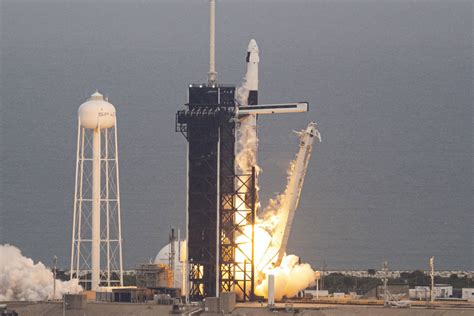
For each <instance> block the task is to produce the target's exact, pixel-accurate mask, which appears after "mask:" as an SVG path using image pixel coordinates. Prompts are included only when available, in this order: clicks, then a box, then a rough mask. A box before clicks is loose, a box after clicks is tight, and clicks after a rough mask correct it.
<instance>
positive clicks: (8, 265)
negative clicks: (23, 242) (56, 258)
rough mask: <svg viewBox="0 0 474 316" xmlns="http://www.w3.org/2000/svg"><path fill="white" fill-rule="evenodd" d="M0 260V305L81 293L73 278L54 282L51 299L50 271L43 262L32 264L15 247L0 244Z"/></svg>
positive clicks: (51, 281)
mask: <svg viewBox="0 0 474 316" xmlns="http://www.w3.org/2000/svg"><path fill="white" fill-rule="evenodd" d="M0 258H1V259H0V302H1V301H42V300H46V299H61V297H62V296H63V294H66V293H71V294H75V293H79V292H81V291H82V287H81V286H80V285H79V284H78V280H77V279H75V280H71V281H67V282H63V281H60V280H56V296H55V297H53V286H54V285H53V284H54V283H53V272H52V271H51V270H50V269H48V268H47V267H46V266H45V265H44V264H43V263H41V262H38V263H36V264H35V263H34V262H33V260H31V259H30V258H27V257H24V256H23V255H22V254H21V251H20V249H18V248H16V247H15V246H12V245H9V244H5V245H0Z"/></svg>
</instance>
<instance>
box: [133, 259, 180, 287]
mask: <svg viewBox="0 0 474 316" xmlns="http://www.w3.org/2000/svg"><path fill="white" fill-rule="evenodd" d="M136 278H137V287H139V288H164V287H172V284H171V282H172V275H171V271H170V269H169V266H167V265H164V264H154V263H149V264H142V265H140V267H139V268H138V269H137V273H136Z"/></svg>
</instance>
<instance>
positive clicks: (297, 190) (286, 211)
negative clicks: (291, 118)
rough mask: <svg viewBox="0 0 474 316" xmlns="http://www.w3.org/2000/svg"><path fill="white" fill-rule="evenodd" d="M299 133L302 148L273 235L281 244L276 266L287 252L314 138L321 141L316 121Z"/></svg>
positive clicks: (277, 243)
mask: <svg viewBox="0 0 474 316" xmlns="http://www.w3.org/2000/svg"><path fill="white" fill-rule="evenodd" d="M297 134H298V135H299V137H300V149H299V151H298V153H297V154H296V159H295V160H294V165H293V170H292V172H291V175H290V180H289V182H288V186H287V188H286V191H285V196H286V198H285V200H284V202H283V205H282V207H281V209H280V210H279V212H278V219H279V222H278V225H277V226H276V228H275V229H274V231H273V235H272V243H273V244H274V245H280V249H279V251H278V257H277V260H276V262H275V265H276V266H278V265H279V264H280V262H281V260H282V258H283V256H284V255H285V252H286V246H287V244H288V237H289V236H290V230H291V226H292V224H293V218H294V216H295V211H296V209H297V207H298V202H299V199H300V195H301V191H302V189H303V182H304V178H305V175H306V170H307V169H308V163H309V159H310V157H311V152H312V150H313V142H314V139H315V138H317V139H318V140H319V141H320V142H321V134H320V133H319V131H318V130H317V129H316V123H314V122H311V123H309V124H308V126H307V127H306V129H305V130H302V131H301V132H297Z"/></svg>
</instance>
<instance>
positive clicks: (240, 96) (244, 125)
mask: <svg viewBox="0 0 474 316" xmlns="http://www.w3.org/2000/svg"><path fill="white" fill-rule="evenodd" d="M248 97H249V88H248V86H247V80H246V78H244V81H243V83H242V86H241V87H239V88H238V89H237V102H238V103H239V104H240V105H241V106H246V105H248ZM256 120H257V117H256V115H248V116H246V117H243V118H241V119H240V126H239V128H238V130H237V155H236V157H235V160H236V162H237V170H238V172H239V173H241V174H249V173H251V172H252V167H255V169H256V170H255V171H256V173H257V175H258V173H259V171H260V169H259V167H258V165H257V148H258V138H257V130H256V126H257V122H256Z"/></svg>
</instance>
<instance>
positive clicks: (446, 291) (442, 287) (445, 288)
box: [434, 284, 453, 298]
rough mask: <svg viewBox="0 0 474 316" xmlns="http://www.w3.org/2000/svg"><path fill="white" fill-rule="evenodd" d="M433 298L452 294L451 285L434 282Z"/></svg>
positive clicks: (446, 296)
mask: <svg viewBox="0 0 474 316" xmlns="http://www.w3.org/2000/svg"><path fill="white" fill-rule="evenodd" d="M434 293H435V298H450V297H452V296H453V286H452V285H449V284H435V288H434Z"/></svg>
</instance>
